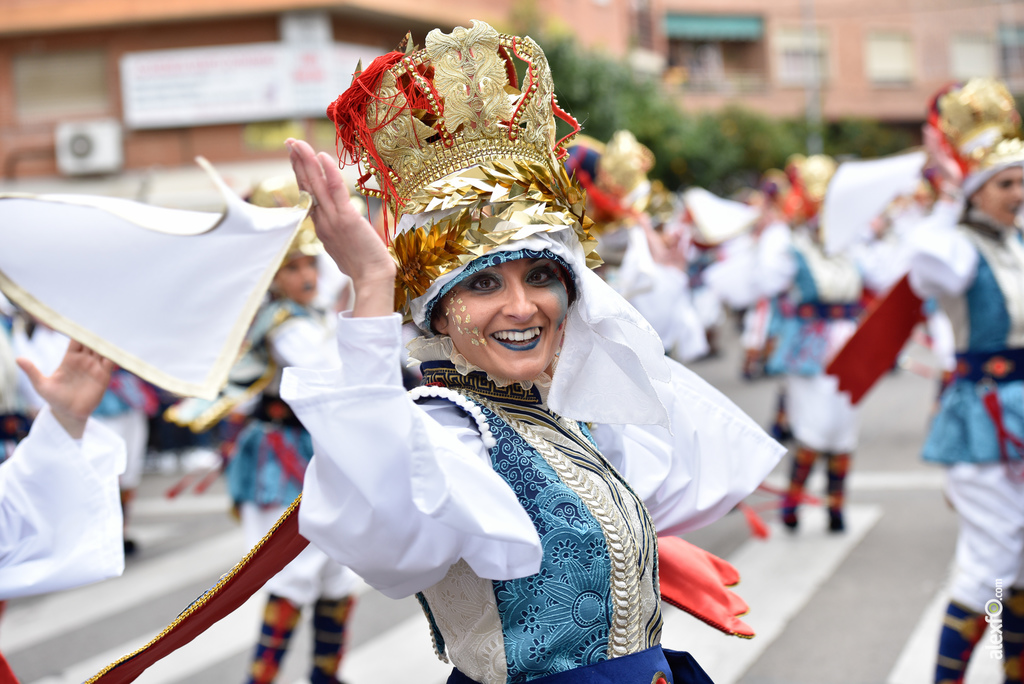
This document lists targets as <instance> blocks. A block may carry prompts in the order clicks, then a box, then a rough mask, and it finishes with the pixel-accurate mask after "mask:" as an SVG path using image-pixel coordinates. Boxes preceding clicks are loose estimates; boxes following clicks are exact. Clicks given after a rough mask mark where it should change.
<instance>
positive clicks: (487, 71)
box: [327, 21, 600, 310]
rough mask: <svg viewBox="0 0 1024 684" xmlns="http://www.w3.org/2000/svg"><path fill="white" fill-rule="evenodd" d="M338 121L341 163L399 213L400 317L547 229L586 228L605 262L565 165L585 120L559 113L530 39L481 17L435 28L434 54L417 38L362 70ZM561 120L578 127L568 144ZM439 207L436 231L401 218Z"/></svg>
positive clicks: (592, 260)
mask: <svg viewBox="0 0 1024 684" xmlns="http://www.w3.org/2000/svg"><path fill="white" fill-rule="evenodd" d="M517 66H521V67H522V69H523V71H524V73H525V77H524V83H523V84H522V86H520V85H519V84H518V81H517V75H516V74H517ZM327 114H328V116H329V117H330V118H331V120H333V121H334V122H335V125H336V126H337V130H338V144H339V151H340V155H341V160H342V161H343V162H345V163H355V164H359V165H360V167H361V168H362V169H363V171H364V175H363V177H362V178H361V179H360V181H359V187H360V189H361V190H362V192H363V193H364V194H367V195H370V196H375V197H380V198H382V199H383V200H384V202H385V205H386V207H387V209H388V210H389V211H390V212H391V213H392V215H393V216H394V222H395V226H396V227H395V229H394V230H393V231H388V235H387V238H388V241H389V245H390V249H391V253H392V256H393V257H394V259H395V261H396V262H397V263H398V278H397V282H396V297H395V303H396V306H397V308H399V309H400V310H401V309H404V308H405V307H406V305H407V304H408V302H409V301H410V300H411V299H413V298H415V297H419V296H420V295H422V294H424V293H425V292H426V290H427V289H428V288H429V287H430V284H431V283H432V282H433V281H434V280H436V279H437V278H438V277H440V276H442V275H444V274H445V273H448V272H449V271H452V270H454V269H456V268H458V267H459V266H461V265H463V264H466V263H468V262H469V261H472V260H473V259H475V258H477V257H479V256H482V255H483V254H486V253H487V252H488V251H490V250H491V249H492V248H493V247H495V246H498V245H501V244H503V243H505V242H507V241H509V240H511V239H513V238H516V239H518V238H523V237H526V236H527V235H529V234H531V233H535V232H543V231H553V230H563V229H571V230H574V231H575V232H576V235H577V236H578V238H579V240H580V242H581V243H582V244H583V248H584V253H585V254H586V255H587V258H588V265H597V264H599V263H600V259H599V258H598V257H597V255H596V254H595V253H594V247H595V245H596V241H595V240H594V239H593V237H592V236H591V235H590V232H589V230H588V228H589V226H590V223H591V222H590V220H589V219H588V218H587V217H586V216H585V211H584V193H583V191H582V189H581V188H580V187H579V186H578V185H577V184H576V183H575V182H574V181H572V180H571V179H570V178H569V176H568V175H567V174H566V171H565V169H564V168H563V166H562V164H561V160H562V159H563V158H564V157H565V154H566V152H565V148H564V145H565V142H566V141H567V140H568V139H570V138H571V137H572V136H573V135H575V134H576V133H577V132H578V131H579V124H578V123H577V122H576V120H575V119H573V118H572V117H571V116H569V115H568V114H566V113H565V112H564V111H562V109H561V108H559V106H558V103H557V101H556V99H555V95H554V83H553V81H552V79H551V71H550V69H549V68H548V63H547V59H546V58H545V57H544V53H543V51H542V50H541V49H540V47H538V46H537V44H536V43H535V42H533V40H532V39H530V38H529V37H522V38H520V37H518V36H508V35H503V34H499V33H498V32H497V31H495V30H494V29H493V28H491V27H490V26H489V25H487V24H485V23H484V22H481V21H474V22H473V26H472V28H470V29H465V28H461V27H460V28H456V29H455V30H454V31H452V33H451V34H444V33H442V32H441V31H440V30H437V29H435V30H433V31H431V32H430V33H429V34H428V35H427V39H426V44H425V47H424V48H423V49H422V50H417V49H415V48H414V47H412V46H411V45H410V44H409V43H408V39H407V46H406V49H405V51H403V52H397V51H396V52H391V53H388V54H386V55H383V56H381V57H378V58H377V59H376V60H374V61H373V63H371V64H370V65H369V66H368V67H367V68H366V69H365V70H363V71H361V72H360V73H359V74H357V75H356V78H355V79H354V80H353V82H352V86H351V87H350V88H349V89H348V90H347V91H345V92H344V93H343V94H342V95H341V96H340V97H339V98H338V99H337V100H336V101H335V102H334V103H333V104H332V105H331V106H330V107H329V108H328V110H327ZM556 117H557V118H558V119H561V120H562V121H564V122H566V123H567V124H569V126H570V128H571V131H570V133H569V134H568V135H566V136H565V137H564V138H562V139H561V140H559V139H558V138H557V136H556V131H555V125H556ZM371 177H372V178H373V179H375V180H376V184H377V187H376V188H371V187H367V185H366V184H367V182H368V181H369V180H370V178H371ZM435 210H441V211H442V212H445V213H444V214H443V217H442V218H440V219H438V220H434V221H432V222H429V223H428V224H427V225H423V226H419V227H407V226H406V225H405V224H402V222H401V218H402V217H403V216H406V215H412V214H421V213H423V212H427V211H435Z"/></svg>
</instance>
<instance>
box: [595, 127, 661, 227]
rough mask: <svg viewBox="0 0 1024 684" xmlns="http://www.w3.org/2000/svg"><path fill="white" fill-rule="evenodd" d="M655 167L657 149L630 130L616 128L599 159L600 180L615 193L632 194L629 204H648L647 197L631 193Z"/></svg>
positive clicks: (632, 205)
mask: <svg viewBox="0 0 1024 684" xmlns="http://www.w3.org/2000/svg"><path fill="white" fill-rule="evenodd" d="M652 168H654V153H653V152H651V150H650V149H649V148H648V147H647V146H645V145H642V144H640V142H639V141H637V139H636V136H634V135H633V134H632V133H630V132H629V131H616V132H615V134H614V135H613V136H612V139H611V140H609V141H608V144H607V145H605V146H604V153H603V154H602V155H601V160H600V161H599V162H598V169H599V171H600V174H599V175H598V183H599V184H600V185H601V187H602V189H603V190H605V191H606V192H608V193H609V194H611V195H613V196H615V197H618V198H620V199H625V198H627V197H629V199H630V205H631V206H630V207H629V208H634V209H641V208H643V207H644V206H645V205H646V203H647V198H646V197H639V198H633V197H630V194H631V193H633V192H635V191H636V190H637V189H638V188H639V187H640V186H641V185H642V184H644V183H646V182H647V172H648V171H650V170H651V169H652Z"/></svg>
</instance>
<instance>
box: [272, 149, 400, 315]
mask: <svg viewBox="0 0 1024 684" xmlns="http://www.w3.org/2000/svg"><path fill="white" fill-rule="evenodd" d="M285 144H286V145H287V146H288V152H289V155H290V159H291V164H292V168H293V169H294V170H295V179H296V180H297V181H298V184H299V189H301V190H305V191H306V192H308V193H309V194H310V195H312V196H313V208H312V209H311V210H310V216H311V217H312V218H313V224H314V225H315V226H316V234H317V237H319V238H320V241H321V242H323V243H324V248H325V249H326V250H327V253H328V254H329V255H330V256H331V258H332V259H334V263H336V264H337V265H338V268H340V269H341V271H342V273H345V274H346V275H347V276H349V277H350V278H352V282H353V285H354V287H355V292H356V303H355V306H354V308H353V309H352V315H353V316H354V317H359V316H384V315H387V314H389V313H392V312H394V310H395V309H394V287H395V272H396V269H395V262H394V260H392V258H391V255H390V254H389V253H388V250H387V247H386V246H385V245H384V241H383V240H382V239H381V237H380V235H379V234H378V233H377V231H376V230H374V228H373V226H371V225H370V222H369V221H367V220H366V219H365V218H363V216H362V215H361V214H360V213H359V211H358V210H357V209H356V207H355V206H354V205H353V204H352V203H351V202H350V201H349V194H348V188H347V187H346V185H345V179H344V178H343V177H342V175H341V170H340V169H338V164H337V162H336V161H335V160H334V159H333V158H332V157H331V156H330V155H328V154H326V153H324V152H321V153H320V154H316V153H314V152H313V148H312V147H310V146H309V144H308V143H306V142H305V141H302V140H294V139H292V138H289V139H288V140H287V141H286V143H285Z"/></svg>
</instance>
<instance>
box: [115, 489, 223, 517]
mask: <svg viewBox="0 0 1024 684" xmlns="http://www.w3.org/2000/svg"><path fill="white" fill-rule="evenodd" d="M229 510H231V498H230V497H228V495H227V494H222V493H209V494H201V495H198V496H189V495H184V494H183V495H181V496H178V497H175V498H173V499H168V498H167V497H166V496H156V497H147V498H144V499H136V500H135V501H133V502H132V510H131V512H132V516H133V517H135V516H157V515H164V516H166V515H172V516H173V515H199V514H211V513H223V514H225V515H227V513H228V511H229Z"/></svg>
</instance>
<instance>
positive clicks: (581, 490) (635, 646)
mask: <svg viewBox="0 0 1024 684" xmlns="http://www.w3.org/2000/svg"><path fill="white" fill-rule="evenodd" d="M423 373H424V378H423V379H424V383H425V387H422V388H418V389H417V390H413V394H412V396H413V397H414V398H415V399H418V400H432V401H438V400H448V401H452V402H453V403H455V404H456V405H458V406H460V407H461V408H463V410H467V412H468V413H470V414H471V415H472V416H474V417H475V418H476V420H477V423H478V426H479V427H480V428H481V432H482V433H484V436H485V443H488V444H490V443H493V444H494V446H493V447H492V448H491V449H490V458H491V464H492V466H493V468H494V470H495V472H497V473H498V474H499V475H500V476H501V477H502V478H504V480H505V481H506V482H507V483H508V485H509V487H511V488H512V490H513V491H514V492H515V493H516V496H517V497H518V498H519V502H520V503H521V504H522V506H523V508H524V509H525V510H526V512H527V513H528V514H529V516H530V518H531V520H532V521H533V523H534V525H535V526H536V528H537V532H538V535H539V536H540V540H541V545H542V547H543V551H544V554H543V560H542V562H541V567H540V571H539V572H538V573H537V574H535V575H531V576H529V577H523V578H519V579H514V580H505V581H491V580H484V579H482V578H479V577H477V576H476V575H475V574H474V573H473V572H472V570H470V568H469V567H468V565H467V564H465V563H464V562H462V561H460V562H459V563H456V564H455V565H454V566H452V568H451V569H450V570H449V573H448V575H447V576H446V577H445V579H444V580H442V581H441V582H439V583H438V584H437V585H435V586H434V587H431V588H430V589H428V590H425V591H424V592H422V593H421V594H420V595H419V599H420V602H421V604H422V606H423V608H424V611H425V612H426V614H427V617H428V619H429V620H430V623H431V629H432V631H433V634H434V639H435V645H436V647H437V650H438V654H439V655H440V656H442V657H445V656H447V657H448V658H450V660H451V662H452V663H453V664H454V665H455V666H456V667H457V668H458V669H459V670H460V671H461V672H463V673H464V674H466V675H467V676H469V677H470V678H471V679H473V680H474V681H478V682H482V683H483V684H504V683H506V682H508V683H512V682H526V681H528V680H531V679H535V678H537V677H541V676H546V675H550V674H554V673H558V672H564V671H567V670H572V669H574V668H578V667H584V666H587V665H592V664H594V663H596V662H598V661H602V660H606V659H609V658H614V657H619V656H624V655H629V654H632V653H637V652H640V651H643V650H645V649H647V648H650V647H651V646H654V645H656V644H658V643H659V642H660V637H661V624H662V621H661V609H660V599H659V591H658V586H657V567H656V564H657V539H656V535H655V531H654V526H653V524H652V523H651V520H650V517H649V515H648V514H647V511H646V509H645V508H644V506H643V503H642V502H641V501H640V500H639V498H638V497H637V496H636V495H635V494H634V493H633V492H632V490H631V489H630V488H629V486H628V485H627V484H626V482H625V481H624V480H623V479H622V478H621V477H620V476H619V475H618V473H617V472H616V471H615V470H614V469H613V468H612V467H611V465H609V464H608V462H607V461H605V459H604V458H603V457H602V456H601V454H600V453H599V452H598V450H597V448H596V447H595V445H594V442H593V439H592V438H591V436H590V433H589V431H588V430H587V428H586V426H585V425H583V424H579V423H575V422H571V421H567V420H564V419H562V418H560V417H559V416H557V415H555V414H554V413H552V412H551V411H550V410H548V409H547V407H546V406H545V405H544V403H543V401H542V399H541V396H540V394H539V392H538V391H537V390H536V388H533V389H530V390H526V389H523V387H522V386H521V385H519V384H517V383H516V384H512V385H509V386H507V387H497V386H496V385H495V384H494V383H492V382H491V381H490V380H489V379H488V378H487V376H486V375H485V374H484V373H480V372H475V373H470V374H469V375H465V376H463V375H461V374H460V373H459V372H458V371H456V370H455V369H454V368H453V367H452V366H451V364H448V363H441V362H435V363H428V364H424V365H423ZM467 400H468V402H471V403H468V402H467ZM486 433H489V437H490V438H491V439H488V435H487V434H486Z"/></svg>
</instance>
